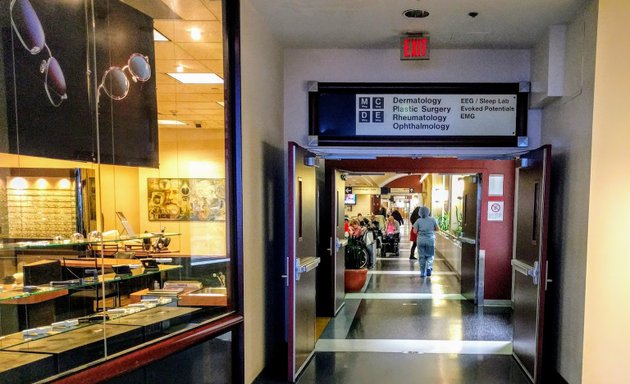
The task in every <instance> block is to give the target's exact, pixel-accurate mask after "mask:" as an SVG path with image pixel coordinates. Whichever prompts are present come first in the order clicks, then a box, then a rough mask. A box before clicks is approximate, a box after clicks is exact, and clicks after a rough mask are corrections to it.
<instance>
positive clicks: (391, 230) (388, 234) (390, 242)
mask: <svg viewBox="0 0 630 384" xmlns="http://www.w3.org/2000/svg"><path fill="white" fill-rule="evenodd" d="M384 236H385V237H384V238H383V244H384V246H385V248H384V249H385V250H384V252H385V253H387V252H393V253H396V254H397V253H398V246H397V244H398V240H399V238H400V237H399V236H400V224H398V222H397V221H396V220H395V219H394V216H392V215H389V216H388V217H387V222H386V224H385V231H384Z"/></svg>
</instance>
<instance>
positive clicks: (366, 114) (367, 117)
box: [359, 96, 385, 123]
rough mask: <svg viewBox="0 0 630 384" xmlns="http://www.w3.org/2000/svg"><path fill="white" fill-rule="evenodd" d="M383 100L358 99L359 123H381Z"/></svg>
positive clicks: (383, 118)
mask: <svg viewBox="0 0 630 384" xmlns="http://www.w3.org/2000/svg"><path fill="white" fill-rule="evenodd" d="M384 121H385V98H384V97H381V96H373V97H368V96H362V97H359V123H383V122H384Z"/></svg>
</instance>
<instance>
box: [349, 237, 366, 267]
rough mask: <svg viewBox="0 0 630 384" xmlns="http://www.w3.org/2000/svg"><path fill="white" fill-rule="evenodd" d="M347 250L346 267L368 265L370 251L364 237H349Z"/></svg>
mask: <svg viewBox="0 0 630 384" xmlns="http://www.w3.org/2000/svg"><path fill="white" fill-rule="evenodd" d="M345 252H346V254H345V264H346V269H361V268H366V267H368V260H369V259H370V251H369V250H368V248H367V245H366V244H365V241H363V239H361V238H356V239H353V238H351V239H349V240H348V245H346V251H345Z"/></svg>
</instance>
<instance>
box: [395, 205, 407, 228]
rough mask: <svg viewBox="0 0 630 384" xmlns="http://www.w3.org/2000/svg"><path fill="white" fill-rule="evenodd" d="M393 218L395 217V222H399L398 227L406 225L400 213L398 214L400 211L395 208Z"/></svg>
mask: <svg viewBox="0 0 630 384" xmlns="http://www.w3.org/2000/svg"><path fill="white" fill-rule="evenodd" d="M392 216H394V220H396V221H397V222H398V225H403V224H405V221H404V220H403V217H402V215H401V214H400V212H398V209H396V208H394V210H393V211H392Z"/></svg>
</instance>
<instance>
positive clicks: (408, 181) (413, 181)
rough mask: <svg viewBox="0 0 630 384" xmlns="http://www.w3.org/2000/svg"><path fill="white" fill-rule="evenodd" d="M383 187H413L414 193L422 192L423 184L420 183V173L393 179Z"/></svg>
mask: <svg viewBox="0 0 630 384" xmlns="http://www.w3.org/2000/svg"><path fill="white" fill-rule="evenodd" d="M383 187H388V188H413V193H422V184H420V175H409V176H403V177H400V178H398V179H396V180H392V181H391V182H390V183H388V184H387V185H383Z"/></svg>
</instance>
